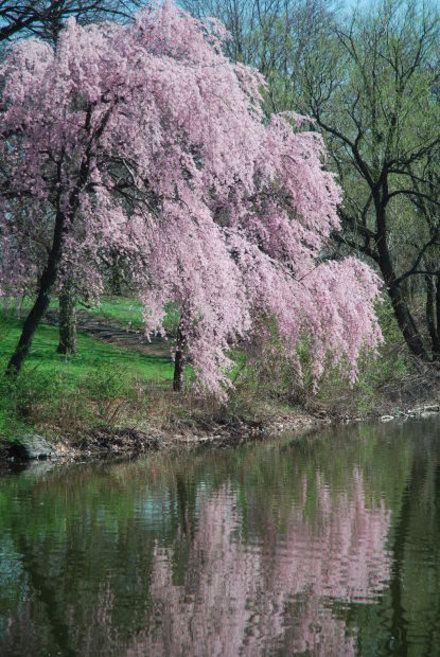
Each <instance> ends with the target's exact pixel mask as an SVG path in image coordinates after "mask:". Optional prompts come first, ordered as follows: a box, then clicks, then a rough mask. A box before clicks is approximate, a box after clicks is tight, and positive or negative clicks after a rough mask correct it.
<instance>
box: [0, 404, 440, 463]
mask: <svg viewBox="0 0 440 657" xmlns="http://www.w3.org/2000/svg"><path fill="white" fill-rule="evenodd" d="M439 414H440V403H439V402H437V401H432V402H430V403H424V404H419V405H417V406H415V407H412V408H408V409H405V410H402V409H398V410H397V412H394V414H393V415H391V414H387V415H380V414H371V415H369V416H367V417H350V416H349V415H348V414H345V415H333V416H332V415H330V414H322V413H313V412H310V411H306V410H304V409H292V411H291V412H286V413H284V414H280V415H278V416H276V417H275V418H272V419H270V420H268V421H267V422H264V421H259V422H257V421H249V422H245V421H242V420H241V421H237V422H235V423H229V424H219V423H215V422H212V423H211V424H210V425H209V426H208V428H206V427H204V428H200V427H192V428H191V429H186V430H183V431H182V430H177V429H176V430H173V429H158V428H155V427H151V428H148V427H147V428H146V429H139V428H135V427H129V426H127V427H113V428H110V427H103V428H100V429H93V430H89V431H85V432H84V434H83V435H82V436H78V435H71V436H64V437H62V438H54V437H52V438H50V437H48V436H44V435H41V434H40V433H39V432H37V431H36V432H35V433H28V434H25V435H23V436H19V437H17V439H16V440H15V441H6V440H5V441H3V442H0V463H1V464H7V463H31V462H35V461H53V462H60V463H61V462H75V461H99V460H106V459H113V458H121V457H127V458H136V457H138V456H141V455H143V454H147V453H149V452H152V451H155V452H157V451H171V450H173V451H174V450H190V449H200V448H204V447H214V448H232V447H236V446H238V445H242V444H245V443H249V442H252V441H256V442H257V441H258V442H260V441H263V440H275V439H276V438H278V437H280V436H283V435H286V434H291V436H292V438H297V439H300V438H302V437H305V436H307V435H310V434H315V433H319V432H320V431H323V430H325V429H326V428H329V427H337V426H341V427H344V426H348V425H357V424H361V423H368V422H378V423H389V422H392V423H396V422H404V421H406V420H409V419H414V418H420V419H423V418H426V417H430V416H433V415H439Z"/></svg>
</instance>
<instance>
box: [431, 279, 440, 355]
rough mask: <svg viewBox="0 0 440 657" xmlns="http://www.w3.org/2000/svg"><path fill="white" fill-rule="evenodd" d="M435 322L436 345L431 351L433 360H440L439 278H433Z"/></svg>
mask: <svg viewBox="0 0 440 657" xmlns="http://www.w3.org/2000/svg"><path fill="white" fill-rule="evenodd" d="M435 320H436V326H437V343H436V348H435V349H433V354H432V355H433V358H434V360H440V276H438V275H437V276H436V277H435Z"/></svg>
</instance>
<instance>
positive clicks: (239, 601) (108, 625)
mask: <svg viewBox="0 0 440 657" xmlns="http://www.w3.org/2000/svg"><path fill="white" fill-rule="evenodd" d="M438 428H439V425H438V423H437V424H436V423H435V422H434V423H432V424H429V423H428V424H419V425H417V424H414V425H405V427H404V428H402V429H400V428H389V427H387V428H376V429H374V428H373V429H359V430H356V431H354V430H350V431H348V432H345V433H344V432H343V433H342V434H341V435H336V434H332V435H327V436H324V437H323V438H322V439H320V440H315V441H313V440H307V441H303V442H301V443H298V444H289V443H275V444H259V445H254V446H251V447H245V448H242V449H237V450H230V451H227V452H220V451H217V452H215V451H214V452H206V453H203V454H191V455H180V456H176V457H169V456H166V455H162V456H161V455H154V456H151V457H150V458H149V459H146V460H143V461H138V462H135V463H125V464H113V465H106V464H101V465H99V464H98V465H92V466H91V465H86V466H79V465H77V466H73V467H71V468H67V467H55V468H53V469H52V470H46V471H43V470H38V469H35V470H34V471H30V470H27V471H24V472H22V473H7V474H5V476H4V477H3V478H2V479H0V655H1V656H2V657H13V656H17V657H22V656H26V657H33V656H35V657H37V656H38V657H40V656H43V655H44V656H46V655H62V656H63V657H64V656H68V657H71V656H72V657H73V656H78V657H101V656H102V657H104V656H105V657H109V656H113V655H114V656H118V657H141V656H142V657H144V656H145V657H162V656H163V657H184V656H185V657H186V656H188V657H211V656H212V657H238V656H239V655H242V656H243V657H251V656H252V657H259V656H273V657H287V656H289V657H292V656H294V655H298V656H299V655H301V656H302V657H303V656H305V655H309V656H317V657H318V656H320V657H321V656H322V657H324V656H325V657H339V656H343V655H344V656H345V655H347V656H348V657H350V656H351V655H352V656H355V655H359V656H362V657H373V655H374V656H377V657H382V656H388V655H390V656H395V657H401V656H402V657H405V655H408V656H410V657H420V656H421V655H426V656H427V657H435V656H436V655H438V654H440V652H438V651H439V650H440V648H439V647H438V646H439V639H440V637H439V636H438V632H439V629H440V622H439V621H440V604H439V600H438V595H437V591H438V586H439V585H440V581H439V568H438V565H439V562H440V548H439V545H440V522H439V521H440V512H439V511H438V509H439V508H440V490H439V488H440V459H439V447H438V446H437V443H436V441H435V435H436V433H438Z"/></svg>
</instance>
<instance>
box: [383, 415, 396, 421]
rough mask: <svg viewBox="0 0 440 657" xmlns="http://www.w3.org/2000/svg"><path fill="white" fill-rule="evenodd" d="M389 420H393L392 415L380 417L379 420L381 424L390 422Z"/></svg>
mask: <svg viewBox="0 0 440 657" xmlns="http://www.w3.org/2000/svg"><path fill="white" fill-rule="evenodd" d="M391 420H394V416H393V415H382V417H381V418H380V421H381V422H391Z"/></svg>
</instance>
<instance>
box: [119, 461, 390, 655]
mask: <svg viewBox="0 0 440 657" xmlns="http://www.w3.org/2000/svg"><path fill="white" fill-rule="evenodd" d="M352 486H353V488H352V490H351V491H350V495H348V494H346V493H344V494H342V493H341V494H338V495H337V496H336V499H334V500H332V499H331V495H330V491H329V489H328V488H327V487H326V486H325V485H324V484H323V483H322V481H321V478H320V477H319V476H318V477H317V485H316V490H317V494H318V495H317V517H316V524H315V526H314V527H311V526H310V524H309V523H307V522H306V521H305V519H304V515H303V510H304V503H305V500H306V499H307V483H306V481H304V482H303V486H302V499H301V502H300V504H298V505H295V506H294V507H292V511H291V513H290V515H289V517H288V519H287V523H288V524H287V527H286V529H285V534H284V536H283V537H282V540H278V537H277V535H276V534H273V535H272V536H269V537H267V538H268V540H267V542H265V543H263V544H261V545H251V546H249V545H247V544H246V543H244V542H242V541H241V540H240V539H239V538H238V536H237V535H239V531H240V526H241V524H242V518H241V517H240V512H239V511H238V505H237V499H236V496H235V495H234V494H233V492H232V491H231V490H230V489H229V488H227V487H223V488H222V489H221V490H220V491H219V492H218V493H217V494H216V495H215V496H213V497H211V498H210V499H208V500H206V501H205V503H204V504H203V506H202V511H201V515H200V522H199V528H198V531H197V533H196V535H195V538H194V540H193V541H192V544H191V548H190V555H189V561H188V565H187V572H186V576H185V581H184V584H183V585H182V586H176V585H175V584H174V583H173V562H174V560H173V550H172V549H170V548H156V549H155V552H154V566H153V576H152V583H151V594H152V597H153V600H154V603H155V605H156V608H157V610H158V611H157V614H156V617H155V619H154V622H153V623H152V624H151V625H150V627H149V628H148V631H147V632H146V633H145V636H144V637H143V638H142V639H141V640H139V639H138V640H137V641H136V645H135V646H134V647H132V648H131V649H130V650H129V651H128V653H127V655H129V656H130V657H135V656H136V657H138V656H139V655H145V654H147V655H149V654H151V655H157V657H159V656H162V655H163V656H166V655H193V656H194V657H199V656H200V657H202V656H203V655H212V656H213V657H220V656H224V657H234V656H236V655H249V656H256V655H268V654H277V655H279V654H283V655H284V654H285V655H287V654H289V655H290V654H292V652H293V653H295V652H298V653H302V652H304V651H306V650H309V651H311V654H313V655H328V656H329V657H331V656H332V655H341V654H344V655H353V654H355V652H354V637H353V636H350V635H348V634H347V633H346V628H345V626H344V623H343V622H342V621H340V620H338V619H337V618H335V617H334V616H333V614H332V612H331V609H330V607H329V606H328V605H326V597H327V596H328V597H329V598H335V599H338V600H340V601H346V602H350V601H352V600H355V599H357V600H362V601H363V602H368V601H369V600H371V599H374V598H375V596H376V595H377V594H378V593H379V592H380V591H381V590H382V588H383V586H384V584H385V582H386V580H387V579H388V575H389V559H388V555H387V552H386V551H385V549H384V545H385V539H386V535H387V531H388V527H389V519H390V513H389V512H388V511H387V510H386V509H385V506H384V505H383V503H382V504H380V505H379V506H378V507H377V508H374V509H371V510H370V509H367V508H366V506H365V497H364V490H363V485H362V479H361V476H360V474H359V472H355V473H354V476H353V479H352ZM176 610H178V611H177V613H176ZM342 649H343V652H341V651H342Z"/></svg>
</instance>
